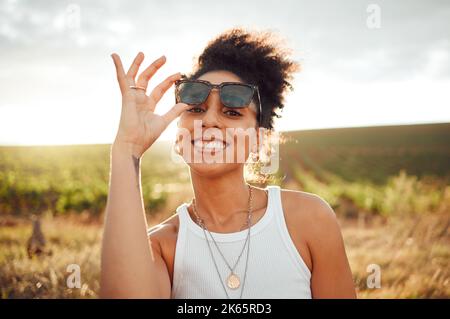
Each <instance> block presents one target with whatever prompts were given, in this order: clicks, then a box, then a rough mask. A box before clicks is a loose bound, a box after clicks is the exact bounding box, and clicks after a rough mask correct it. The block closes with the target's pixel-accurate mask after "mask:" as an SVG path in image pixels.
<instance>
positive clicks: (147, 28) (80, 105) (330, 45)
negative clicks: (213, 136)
mask: <svg viewBox="0 0 450 319" xmlns="http://www.w3.org/2000/svg"><path fill="white" fill-rule="evenodd" d="M233 26H244V27H250V28H256V29H266V30H267V29H269V30H272V31H274V32H276V33H278V34H279V35H281V36H282V37H283V38H284V39H286V41H287V44H288V45H289V46H290V47H291V48H292V49H293V53H294V56H293V57H294V58H295V59H297V60H298V61H299V62H301V64H302V67H303V70H302V72H301V73H299V74H297V77H296V80H295V82H294V87H295V91H294V92H292V93H291V94H290V95H289V96H288V97H287V103H286V108H285V110H284V112H283V113H282V114H283V118H282V119H280V120H279V121H278V123H277V127H278V128H279V129H283V130H296V129H309V128H325V127H345V126H366V125H386V124H406V123H430V122H449V121H450V107H449V106H450V1H437V0H435V1H433V0H431V1H425V0H422V1H406V0H404V1H376V0H370V1H364V0H351V1H350V0H345V1H332V0H329V1H299V0H292V1H287V0H277V1H272V0H264V1H258V0H254V1H234V0H227V1H215V2H211V1H206V0H201V1H199V0H197V1H192V2H187V1H173V0H165V1H156V0H147V1H133V2H131V1H111V0H108V1H106V0H105V1H56V0H55V1H31V0H29V1H23V0H22V1H21V0H17V1H8V0H0V144H72V143H111V142H112V141H113V139H114V136H115V133H116V130H117V126H118V121H119V116H120V107H121V104H120V92H119V89H118V86H117V83H116V78H115V70H114V65H113V63H112V60H111V58H110V54H111V53H112V52H117V53H118V54H119V55H120V56H121V57H122V60H123V62H124V64H125V65H126V66H127V67H128V65H129V63H130V62H131V61H132V59H133V58H134V56H135V54H136V53H137V52H138V51H143V52H144V53H145V55H146V60H145V61H146V62H147V63H150V62H151V61H153V60H154V59H156V58H157V57H159V56H161V55H162V54H165V55H166V57H167V63H166V65H165V66H164V67H163V68H162V69H161V70H160V71H159V73H158V74H157V75H156V76H155V77H154V79H153V81H152V83H153V84H152V83H151V84H150V88H151V87H152V86H154V85H156V84H158V83H159V82H160V81H161V80H162V79H164V78H165V77H166V76H168V75H170V74H172V73H175V72H177V71H181V72H188V71H189V70H190V68H191V67H192V63H193V57H194V56H195V55H198V54H199V53H200V52H201V50H202V49H203V47H204V46H205V45H206V43H207V42H208V40H209V39H211V38H212V37H214V36H216V35H217V34H219V33H220V32H221V31H223V30H225V29H228V28H230V27H233ZM144 64H145V62H144ZM173 104H174V97H173V90H170V91H169V92H167V94H166V96H165V97H164V98H163V99H162V101H161V102H160V104H159V106H158V108H157V112H161V113H162V112H165V111H166V110H167V109H169V108H170V107H171V106H172V105H173ZM174 136H175V123H172V125H171V126H170V127H169V128H168V129H167V130H166V131H165V132H164V133H163V135H162V136H161V138H162V139H171V138H173V137H174Z"/></svg>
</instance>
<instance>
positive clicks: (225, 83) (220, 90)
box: [175, 79, 262, 125]
mask: <svg viewBox="0 0 450 319" xmlns="http://www.w3.org/2000/svg"><path fill="white" fill-rule="evenodd" d="M192 82H196V83H202V84H206V85H207V86H208V87H209V91H208V95H207V96H206V97H205V100H204V101H203V102H200V103H197V104H189V105H200V104H203V103H205V101H206V100H207V99H208V97H209V95H210V94H211V91H212V90H213V89H218V90H219V97H220V102H221V103H222V104H223V105H225V106H226V107H228V108H230V109H242V108H246V107H248V106H249V105H250V103H251V102H252V100H253V98H254V97H255V92H256V96H257V97H258V124H259V125H261V120H262V106H261V98H260V96H259V89H258V86H257V85H253V84H248V83H241V82H222V83H220V84H212V83H211V82H209V81H205V80H189V79H181V80H176V81H175V101H176V103H178V101H179V100H180V99H179V85H180V84H182V83H192ZM227 85H241V86H247V87H249V88H251V89H252V98H251V100H250V102H249V103H248V104H247V105H245V106H241V107H230V106H228V105H226V104H225V103H223V101H222V96H221V94H220V93H221V92H222V88H223V87H224V86H227Z"/></svg>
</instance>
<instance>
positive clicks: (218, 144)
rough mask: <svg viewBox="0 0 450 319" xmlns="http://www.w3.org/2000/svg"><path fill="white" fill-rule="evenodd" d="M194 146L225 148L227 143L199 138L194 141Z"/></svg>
mask: <svg viewBox="0 0 450 319" xmlns="http://www.w3.org/2000/svg"><path fill="white" fill-rule="evenodd" d="M194 146H195V147H197V148H201V149H203V150H223V149H224V148H225V147H226V144H225V143H224V142H220V141H210V142H204V141H201V140H197V141H194Z"/></svg>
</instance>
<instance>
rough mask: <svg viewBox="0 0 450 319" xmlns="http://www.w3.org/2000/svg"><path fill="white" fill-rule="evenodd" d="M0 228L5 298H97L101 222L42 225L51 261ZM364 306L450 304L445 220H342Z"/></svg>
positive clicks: (19, 228)
mask: <svg viewBox="0 0 450 319" xmlns="http://www.w3.org/2000/svg"><path fill="white" fill-rule="evenodd" d="M2 225H3V226H0V294H1V297H2V298H95V297H97V293H98V288H99V273H100V271H99V267H100V245H101V234H102V226H101V221H97V222H92V221H90V222H89V223H86V222H84V221H83V220H82V219H81V218H66V217H58V218H48V217H47V218H45V219H44V220H43V231H44V234H45V235H46V238H47V241H48V246H49V248H51V250H52V252H53V254H52V256H44V257H34V258H33V259H29V258H28V256H27V255H26V240H27V239H28V237H29V236H30V234H31V225H30V223H29V222H28V221H26V220H23V219H12V220H10V222H9V223H7V222H5V220H3V223H2ZM341 225H342V230H343V235H344V240H345V243H346V248H347V254H348V257H349V260H350V264H351V268H352V271H353V274H354V279H355V286H356V287H357V291H358V297H359V298H448V297H450V272H449V267H448V264H449V261H450V245H449V243H450V238H449V233H448V227H449V215H448V214H447V213H443V214H435V215H430V214H429V215H426V216H425V215H424V216H419V217H408V218H407V217H405V218H401V219H400V218H396V219H395V218H390V219H389V220H382V219H377V220H373V221H372V222H369V223H366V224H365V225H362V224H361V223H358V222H357V221H352V220H343V219H341ZM70 264H78V265H79V266H80V269H81V288H79V289H77V288H72V289H70V288H67V284H66V281H67V278H68V276H69V275H70V272H67V266H68V265H70ZM369 264H378V265H379V266H380V267H381V288H374V289H369V288H367V285H366V281H367V278H368V276H369V275H370V273H369V272H367V266H368V265H369Z"/></svg>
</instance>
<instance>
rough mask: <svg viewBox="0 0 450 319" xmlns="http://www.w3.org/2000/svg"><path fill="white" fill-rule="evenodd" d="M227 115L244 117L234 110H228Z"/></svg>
mask: <svg viewBox="0 0 450 319" xmlns="http://www.w3.org/2000/svg"><path fill="white" fill-rule="evenodd" d="M225 113H226V114H227V115H230V116H241V115H242V114H241V113H239V112H236V111H233V110H227V111H225Z"/></svg>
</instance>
